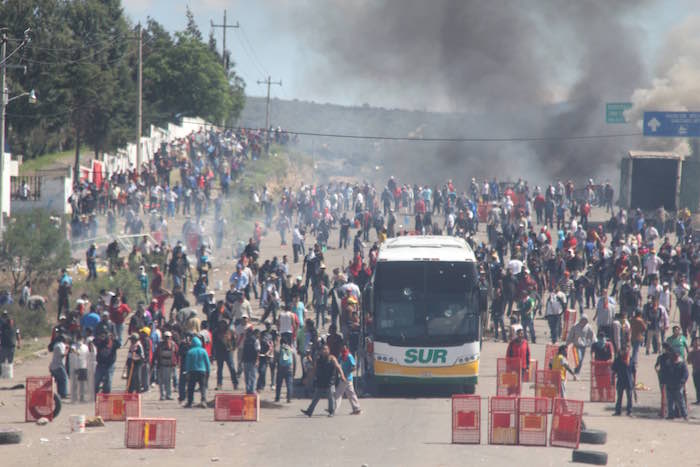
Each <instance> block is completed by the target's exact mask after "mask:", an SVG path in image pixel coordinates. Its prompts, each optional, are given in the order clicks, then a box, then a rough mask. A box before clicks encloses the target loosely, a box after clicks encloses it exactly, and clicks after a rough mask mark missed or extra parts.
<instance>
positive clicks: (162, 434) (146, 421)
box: [124, 418, 177, 449]
mask: <svg viewBox="0 0 700 467" xmlns="http://www.w3.org/2000/svg"><path fill="white" fill-rule="evenodd" d="M124 427H125V428H124V445H125V446H126V447H127V448H132V449H145V448H152V449H173V448H174V447H175V434H176V432H177V421H176V420H175V419H174V418H127V419H126V423H125V424H124Z"/></svg>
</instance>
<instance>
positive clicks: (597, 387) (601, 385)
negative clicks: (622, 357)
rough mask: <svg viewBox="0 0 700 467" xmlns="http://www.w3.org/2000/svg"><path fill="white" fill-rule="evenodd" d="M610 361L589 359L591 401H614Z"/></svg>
mask: <svg viewBox="0 0 700 467" xmlns="http://www.w3.org/2000/svg"><path fill="white" fill-rule="evenodd" d="M615 396H616V393H615V373H614V372H613V371H612V362H601V361H595V360H592V361H591V402H615Z"/></svg>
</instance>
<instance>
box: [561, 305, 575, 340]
mask: <svg viewBox="0 0 700 467" xmlns="http://www.w3.org/2000/svg"><path fill="white" fill-rule="evenodd" d="M574 324H576V310H566V311H564V322H563V323H562V331H561V340H563V341H564V342H566V338H567V336H568V335H569V330H570V329H571V328H572V327H573V326H574Z"/></svg>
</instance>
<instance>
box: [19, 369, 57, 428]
mask: <svg viewBox="0 0 700 467" xmlns="http://www.w3.org/2000/svg"><path fill="white" fill-rule="evenodd" d="M24 387H25V393H24V394H25V396H24V420H25V421H27V422H35V421H37V420H39V419H40V418H42V417H44V418H48V419H49V420H53V411H54V401H53V377H51V376H28V377H27V380H26V382H25V386H24Z"/></svg>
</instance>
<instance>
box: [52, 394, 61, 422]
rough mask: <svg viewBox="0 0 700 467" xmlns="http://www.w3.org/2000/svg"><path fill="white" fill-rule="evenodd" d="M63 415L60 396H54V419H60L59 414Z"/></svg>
mask: <svg viewBox="0 0 700 467" xmlns="http://www.w3.org/2000/svg"><path fill="white" fill-rule="evenodd" d="M60 413H61V398H60V397H58V394H54V395H53V418H56V417H58V414H60Z"/></svg>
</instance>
